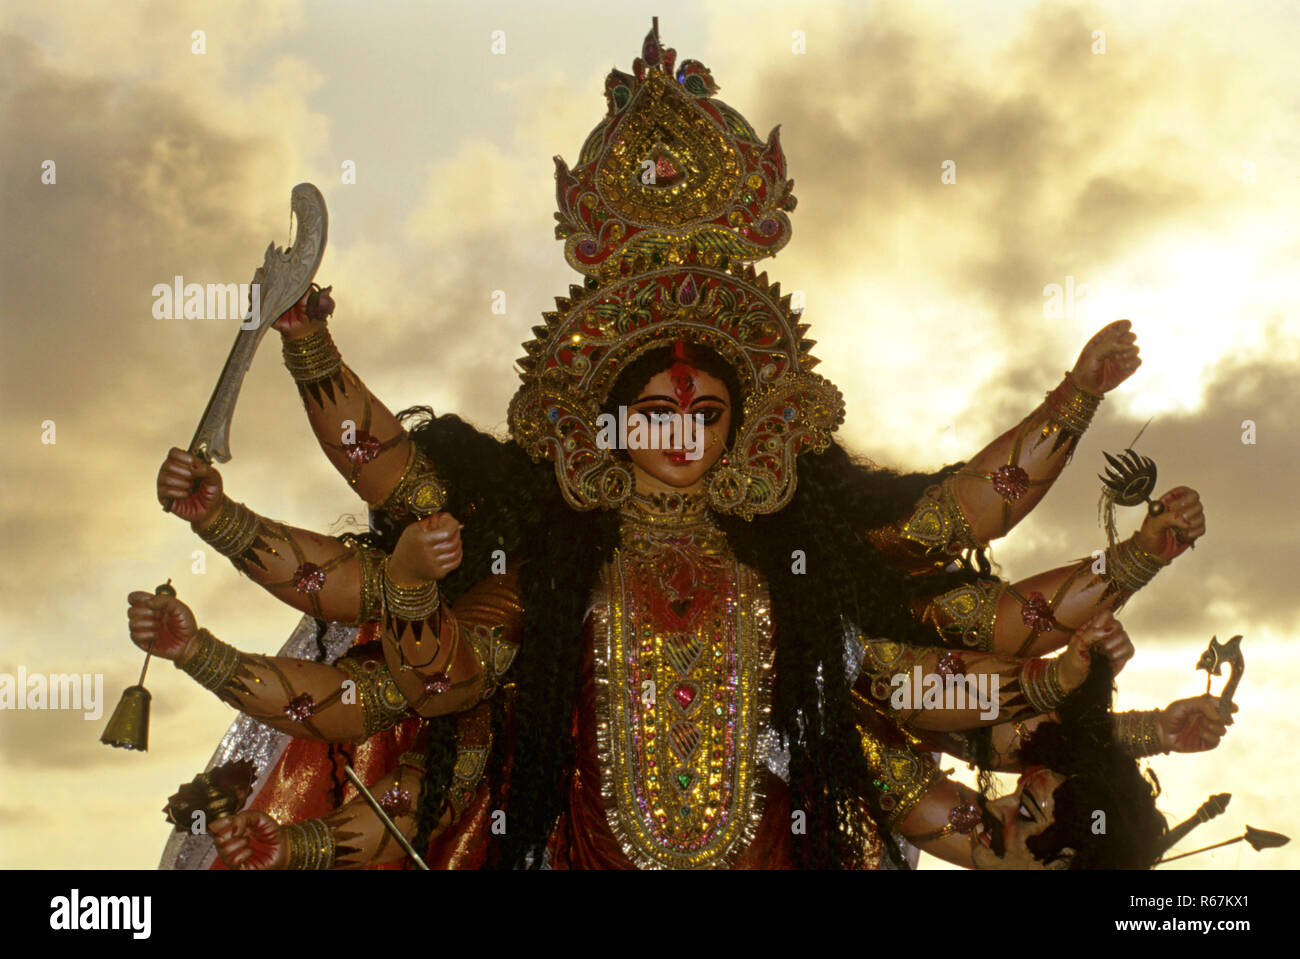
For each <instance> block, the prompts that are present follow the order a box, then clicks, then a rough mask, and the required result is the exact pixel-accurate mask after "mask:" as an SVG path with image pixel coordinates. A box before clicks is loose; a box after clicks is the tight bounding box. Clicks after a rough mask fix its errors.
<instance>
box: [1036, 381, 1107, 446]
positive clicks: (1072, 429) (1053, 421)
mask: <svg viewBox="0 0 1300 959" xmlns="http://www.w3.org/2000/svg"><path fill="white" fill-rule="evenodd" d="M1102 399H1103V397H1101V396H1099V395H1098V394H1096V393H1089V392H1088V391H1087V390H1085V389H1082V388H1081V387H1079V386H1078V385H1077V384H1076V383H1075V382H1074V377H1073V376H1071V375H1070V373H1069V371H1068V370H1067V371H1066V374H1065V379H1064V380H1063V381H1062V382H1061V384H1060V385H1059V386H1057V387H1056V389H1054V390H1050V391H1049V392H1048V393H1047V397H1046V405H1047V413H1048V422H1047V425H1046V426H1044V427H1043V430H1042V436H1041V439H1046V438H1047V437H1049V436H1051V435H1052V434H1053V433H1057V434H1059V435H1058V436H1057V441H1056V445H1057V447H1059V446H1060V445H1061V444H1062V443H1065V442H1067V441H1068V442H1070V443H1071V447H1072V448H1073V444H1076V443H1078V441H1079V437H1081V436H1083V434H1084V433H1085V432H1086V431H1087V429H1088V426H1089V425H1090V424H1091V423H1092V417H1093V415H1094V414H1095V413H1096V412H1097V407H1099V406H1100V405H1101V401H1102Z"/></svg>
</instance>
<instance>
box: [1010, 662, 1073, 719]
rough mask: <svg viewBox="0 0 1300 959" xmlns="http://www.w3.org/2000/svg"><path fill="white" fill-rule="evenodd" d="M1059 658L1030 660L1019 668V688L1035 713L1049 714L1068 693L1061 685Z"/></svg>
mask: <svg viewBox="0 0 1300 959" xmlns="http://www.w3.org/2000/svg"><path fill="white" fill-rule="evenodd" d="M1060 670H1061V658H1060V657H1059V656H1057V657H1054V658H1052V659H1031V660H1029V661H1028V662H1026V663H1025V664H1024V665H1023V666H1022V667H1021V668H1020V688H1021V689H1022V690H1023V691H1024V694H1025V699H1027V700H1029V706H1030V708H1032V709H1033V710H1034V712H1035V713H1050V712H1051V711H1052V710H1054V709H1056V707H1058V706H1060V705H1061V703H1063V702H1065V700H1066V699H1067V698H1068V696H1069V693H1067V692H1066V690H1065V687H1064V686H1063V685H1062V684H1061V676H1060Z"/></svg>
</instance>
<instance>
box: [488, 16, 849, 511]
mask: <svg viewBox="0 0 1300 959" xmlns="http://www.w3.org/2000/svg"><path fill="white" fill-rule="evenodd" d="M676 59H677V52H676V51H675V50H671V49H664V47H663V46H662V44H661V43H660V41H659V24H658V19H657V18H656V19H655V21H654V26H653V27H652V29H651V31H650V33H649V34H647V35H646V39H645V44H644V46H643V47H642V52H641V56H640V57H638V58H637V59H636V60H635V61H634V62H633V65H632V71H633V72H632V75H628V74H626V73H623V72H621V71H619V70H612V71H611V72H610V74H609V76H608V77H607V78H606V80H605V98H606V100H607V102H608V113H607V115H606V117H605V119H604V120H603V121H602V122H601V124H600V125H599V126H598V127H596V129H595V130H593V131H592V132H591V135H590V136H588V137H587V141H586V143H585V144H583V147H582V153H581V156H580V159H579V162H578V165H577V166H576V167H574V169H573V170H570V169H569V168H568V167H567V166H566V165H565V163H564V161H563V160H561V159H560V158H559V157H556V160H555V163H556V173H555V178H556V195H557V198H558V201H559V212H558V213H557V214H556V219H557V220H558V221H559V223H558V225H557V226H556V228H555V233H556V237H557V238H559V239H562V240H564V255H565V258H566V259H567V260H568V262H569V264H570V265H571V266H573V268H574V269H576V270H578V271H579V272H580V273H583V274H585V275H586V282H585V285H584V286H581V287H580V286H572V287H570V289H569V296H568V297H567V298H564V297H557V298H556V307H557V308H556V311H555V312H551V313H546V314H545V315H544V318H545V321H546V323H545V325H544V326H537V327H534V328H533V332H534V334H536V338H535V339H533V340H530V341H529V342H527V343H525V344H524V349H525V350H527V356H525V357H524V358H522V359H521V360H520V361H519V365H520V368H521V376H522V378H523V381H524V385H523V386H522V387H521V388H520V390H519V392H518V393H516V394H515V397H514V399H513V400H512V401H511V403H510V414H509V418H510V432H511V435H512V436H513V437H514V438H515V440H516V442H518V443H519V444H520V445H521V446H523V448H524V449H526V450H527V451H528V452H529V453H531V454H532V455H533V457H534V458H535V459H536V458H539V457H541V456H545V457H546V458H547V459H550V460H552V461H553V462H554V463H555V472H556V477H557V479H558V481H559V483H560V487H561V489H562V491H563V493H564V496H565V499H566V500H567V501H568V502H569V503H570V504H571V505H572V506H574V507H575V508H577V509H596V508H611V507H616V506H618V505H620V504H621V503H622V502H624V501H625V500H626V499H627V497H628V496H630V495H631V493H632V489H633V482H632V474H631V471H630V470H629V469H628V468H627V466H626V465H625V464H624V463H623V462H622V461H620V460H619V459H617V458H616V457H615V456H613V455H612V453H611V451H609V450H606V449H602V448H600V447H599V445H598V444H597V441H596V437H597V429H596V425H595V424H596V417H597V416H598V415H599V413H600V408H601V404H602V403H603V402H604V400H605V398H606V397H607V396H608V394H609V391H610V389H611V388H612V387H613V385H614V382H615V381H616V380H617V379H618V375H619V374H620V373H621V372H622V371H623V369H624V368H625V367H626V366H627V365H628V364H629V363H631V362H632V361H633V360H635V359H636V358H637V357H639V356H640V355H641V354H643V353H645V352H647V351H648V350H652V349H655V348H657V347H661V346H665V345H668V344H671V343H674V342H676V341H677V340H679V339H686V340H690V341H692V342H695V343H699V344H701V345H704V346H708V347H711V348H712V349H714V350H716V351H717V352H718V353H719V354H721V355H722V356H723V357H724V358H725V359H726V360H727V361H728V362H730V363H731V364H732V365H733V366H734V367H735V369H736V372H737V375H738V377H739V380H740V383H741V388H742V391H743V392H744V394H745V397H744V415H743V425H742V427H741V429H740V431H739V433H738V434H737V436H736V442H735V446H734V448H733V450H732V452H731V454H730V455H729V456H728V457H727V458H726V462H727V465H726V466H723V465H722V464H719V465H717V466H715V467H714V468H713V469H712V470H710V472H709V474H708V478H707V483H708V493H709V499H710V502H711V504H712V505H713V506H714V508H715V509H719V510H722V511H725V512H734V513H737V514H739V515H741V516H744V517H745V518H747V519H748V518H752V517H753V516H754V515H755V514H757V513H771V512H775V511H776V510H779V509H781V508H782V507H783V506H785V505H786V504H787V503H788V502H789V501H790V497H791V496H792V495H793V494H794V488H795V480H796V474H795V457H796V456H797V455H798V454H799V453H802V452H804V451H805V450H808V449H812V450H816V451H818V452H820V451H822V450H824V449H826V447H827V446H828V445H829V444H830V435H831V433H832V432H833V431H834V430H835V429H836V427H838V425H839V424H840V423H841V422H842V421H843V419H844V401H843V398H842V397H841V395H840V393H839V390H837V389H836V388H835V387H834V386H833V385H832V384H831V383H829V382H828V381H827V380H825V379H823V378H822V377H820V376H818V375H817V374H815V373H812V372H810V371H811V369H812V367H813V366H814V365H816V363H817V360H816V359H815V358H814V357H812V356H811V355H810V354H809V352H808V351H809V349H810V348H811V347H812V345H813V342H812V341H811V340H808V339H805V333H806V332H807V330H808V326H807V324H804V323H800V322H799V318H798V316H797V315H796V314H795V313H793V312H792V311H791V310H790V297H789V296H788V295H787V296H782V295H781V288H780V285H779V284H771V285H769V284H768V282H767V274H766V273H764V274H760V275H757V276H756V275H755V273H754V268H753V266H752V265H750V264H751V263H752V262H753V261H755V260H758V259H761V258H762V257H765V256H769V255H771V254H774V253H776V251H777V250H779V249H781V248H782V247H783V246H785V244H786V242H787V241H788V240H789V239H790V221H789V218H788V217H787V216H786V213H787V212H788V211H790V210H793V209H794V206H795V199H794V196H793V195H792V194H791V192H790V191H791V188H792V187H793V186H794V181H793V180H787V179H786V176H785V156H784V154H783V153H782V152H781V145H780V140H779V138H778V130H779V128H778V129H777V130H773V131H772V133H771V134H770V135H769V136H768V139H767V142H766V143H764V142H762V141H760V140H759V139H758V136H757V135H756V134H755V133H754V131H753V129H752V128H751V127H750V125H749V124H748V123H747V122H746V121H745V119H744V118H743V117H742V116H740V114H738V113H737V112H736V111H735V110H733V109H731V108H730V107H728V106H727V105H726V104H724V103H722V102H721V101H719V100H716V99H714V98H713V94H714V93H715V92H716V91H717V86H716V84H714V82H713V77H712V76H711V75H710V74H709V71H708V69H707V68H706V67H705V66H704V65H703V64H701V63H699V62H698V61H695V60H687V61H685V62H684V63H682V64H681V66H680V67H677V68H676V72H674V64H675V63H676Z"/></svg>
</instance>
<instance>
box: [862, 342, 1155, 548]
mask: <svg viewBox="0 0 1300 959" xmlns="http://www.w3.org/2000/svg"><path fill="white" fill-rule="evenodd" d="M1129 326H1130V324H1129V322H1128V321H1127V320H1120V321H1118V322H1116V323H1112V324H1110V325H1109V326H1107V327H1105V328H1104V329H1103V330H1101V331H1100V332H1099V333H1097V335H1095V336H1094V337H1093V338H1092V339H1091V340H1089V341H1088V344H1087V346H1085V347H1084V348H1083V352H1082V353H1081V354H1080V355H1079V360H1078V362H1077V363H1076V364H1075V366H1074V369H1073V370H1071V371H1070V372H1068V373H1066V374H1065V379H1064V380H1062V382H1061V383H1060V385H1059V386H1057V387H1056V389H1054V390H1052V391H1051V392H1049V393H1048V394H1047V397H1046V399H1045V400H1044V401H1043V402H1042V403H1040V404H1039V405H1038V407H1037V408H1035V409H1034V410H1033V411H1032V412H1031V413H1030V414H1029V415H1028V416H1026V417H1025V418H1024V419H1023V420H1021V421H1020V424H1019V425H1018V426H1016V427H1014V428H1012V429H1010V430H1008V431H1007V432H1005V433H1003V434H1002V435H1001V436H999V437H998V438H997V439H995V440H994V441H993V442H992V443H990V444H989V445H988V446H986V447H985V448H984V449H982V450H981V451H980V452H979V453H977V454H976V455H975V456H974V457H973V458H972V459H971V460H970V461H969V462H967V463H966V465H965V466H964V467H963V468H962V469H961V470H959V471H957V472H956V473H954V474H953V475H950V476H948V477H947V478H946V479H945V480H943V482H941V483H939V484H938V485H936V486H932V487H931V488H930V489H928V490H926V491H925V493H924V495H923V496H922V497H921V499H920V500H919V501H918V502H917V503H916V505H915V506H914V507H913V508H912V510H911V511H910V513H909V514H908V515H907V516H905V517H901V518H899V519H898V520H897V521H896V522H894V523H891V524H889V525H888V526H884V527H881V528H879V529H873V530H867V531H866V534H867V536H868V537H869V538H870V540H871V542H872V544H873V545H874V546H875V547H876V549H877V550H879V551H880V552H881V553H882V554H883V555H884V556H885V558H886V559H888V560H889V561H890V562H892V563H893V564H894V565H896V566H898V567H900V568H902V569H906V570H908V571H925V570H932V569H935V568H940V569H941V568H943V566H945V565H946V564H947V563H948V562H949V561H950V560H952V559H955V558H957V557H959V556H961V555H963V554H966V553H968V552H969V551H973V550H979V549H982V548H983V547H985V546H987V545H988V544H989V542H990V541H991V540H993V539H996V538H997V537H999V536H1005V535H1006V534H1007V533H1008V532H1009V531H1010V530H1011V528H1012V527H1013V526H1015V525H1016V523H1018V522H1020V520H1022V519H1024V518H1025V516H1026V515H1028V513H1029V511H1030V510H1031V509H1033V508H1034V507H1035V506H1036V505H1037V504H1038V502H1039V501H1040V500H1041V499H1042V498H1043V497H1044V496H1045V495H1047V491H1048V489H1049V488H1050V487H1051V485H1052V483H1053V482H1055V481H1056V478H1057V476H1059V475H1060V473H1061V470H1062V469H1064V468H1065V464H1066V462H1067V461H1068V460H1069V458H1070V455H1071V454H1072V453H1073V451H1074V447H1075V446H1076V445H1077V443H1078V441H1079V438H1080V437H1081V436H1082V435H1083V433H1084V431H1085V430H1086V429H1087V428H1088V424H1089V423H1090V422H1091V421H1092V416H1093V413H1094V412H1095V411H1096V409H1097V406H1098V405H1099V404H1100V403H1101V399H1102V395H1103V394H1104V393H1106V392H1107V391H1109V390H1112V389H1114V388H1115V387H1116V386H1118V385H1119V384H1120V383H1122V382H1123V381H1124V380H1125V379H1127V378H1128V377H1129V376H1130V375H1132V373H1133V371H1134V370H1136V369H1137V368H1138V366H1139V365H1140V364H1141V362H1142V361H1141V360H1140V359H1138V355H1137V353H1138V348H1137V346H1136V339H1137V338H1136V336H1135V335H1134V334H1133V333H1131V332H1130V331H1129Z"/></svg>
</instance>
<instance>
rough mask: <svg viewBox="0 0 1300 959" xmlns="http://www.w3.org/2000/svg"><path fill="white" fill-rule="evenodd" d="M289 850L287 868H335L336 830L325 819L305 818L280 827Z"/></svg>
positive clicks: (281, 834)
mask: <svg viewBox="0 0 1300 959" xmlns="http://www.w3.org/2000/svg"><path fill="white" fill-rule="evenodd" d="M280 836H281V838H283V839H284V842H285V845H286V846H287V847H288V850H287V853H288V855H287V857H286V858H287V860H288V861H287V862H286V864H285V868H286V869H333V868H334V853H335V850H336V848H337V847H336V844H335V841H334V830H333V828H331V827H330V825H329V823H327V822H325V820H323V819H304V820H303V821H302V822H296V823H292V824H290V825H288V826H283V827H281V829H280Z"/></svg>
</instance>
